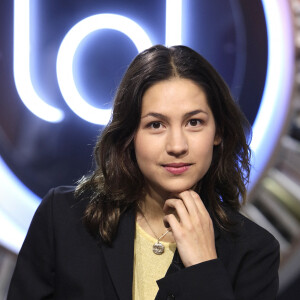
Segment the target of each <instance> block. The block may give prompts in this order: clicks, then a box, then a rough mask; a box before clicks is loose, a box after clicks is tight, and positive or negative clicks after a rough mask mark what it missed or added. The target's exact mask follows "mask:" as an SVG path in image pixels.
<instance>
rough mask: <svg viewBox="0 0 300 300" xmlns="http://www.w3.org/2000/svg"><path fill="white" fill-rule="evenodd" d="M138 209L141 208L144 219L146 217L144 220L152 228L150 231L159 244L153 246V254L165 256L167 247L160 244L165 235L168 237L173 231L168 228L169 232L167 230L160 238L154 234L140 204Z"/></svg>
mask: <svg viewBox="0 0 300 300" xmlns="http://www.w3.org/2000/svg"><path fill="white" fill-rule="evenodd" d="M138 207H139V209H140V211H141V214H142V215H143V217H144V219H145V221H146V223H147V225H148V227H149V228H150V230H151V231H152V233H153V234H154V236H155V238H156V239H157V242H156V243H155V244H154V245H153V249H152V250H153V252H154V253H155V254H157V255H160V254H163V253H164V251H165V246H164V245H163V244H161V243H160V240H161V239H162V238H163V237H164V236H165V235H167V234H168V233H169V232H170V230H171V229H170V228H168V230H167V231H166V232H165V233H164V234H162V235H161V236H160V237H158V236H157V235H156V233H155V232H154V230H153V229H152V227H151V226H150V224H149V222H148V220H147V218H146V216H145V215H144V213H143V211H142V209H141V207H140V205H139V204H138Z"/></svg>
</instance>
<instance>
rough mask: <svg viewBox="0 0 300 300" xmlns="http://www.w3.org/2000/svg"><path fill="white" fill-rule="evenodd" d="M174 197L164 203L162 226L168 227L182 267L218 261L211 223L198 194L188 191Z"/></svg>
mask: <svg viewBox="0 0 300 300" xmlns="http://www.w3.org/2000/svg"><path fill="white" fill-rule="evenodd" d="M177 196H178V198H172V199H168V200H166V202H165V205H164V208H163V209H164V212H165V213H166V216H165V217H164V223H165V224H166V223H167V224H169V225H170V227H171V230H172V233H173V236H174V239H175V241H176V244H177V249H178V252H179V255H180V258H181V260H182V262H183V264H184V266H185V267H189V266H191V265H195V264H198V263H201V262H204V261H207V260H211V259H215V258H217V253H216V247H215V237H214V228H213V223H212V220H211V218H210V215H209V213H208V212H207V210H206V208H205V206H204V204H203V202H202V200H201V199H200V197H199V195H198V194H197V193H195V192H194V191H192V190H188V191H184V192H182V193H180V194H178V195H177ZM170 209H175V211H176V215H177V218H176V216H175V215H174V214H173V213H169V211H170Z"/></svg>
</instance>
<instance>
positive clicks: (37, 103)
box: [14, 0, 182, 125]
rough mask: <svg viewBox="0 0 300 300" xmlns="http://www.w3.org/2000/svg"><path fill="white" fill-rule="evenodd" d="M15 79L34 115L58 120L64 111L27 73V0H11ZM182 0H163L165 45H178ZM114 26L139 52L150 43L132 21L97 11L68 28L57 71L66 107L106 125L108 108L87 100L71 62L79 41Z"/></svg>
mask: <svg viewBox="0 0 300 300" xmlns="http://www.w3.org/2000/svg"><path fill="white" fill-rule="evenodd" d="M14 5H15V7H14V78H15V83H16V88H17V91H18V93H19V96H20V98H21V100H22V101H23V103H24V104H25V106H26V107H27V108H28V109H29V110H30V111H31V112H32V113H33V114H35V115H36V116H37V117H39V118H41V119H43V120H45V121H48V122H61V121H62V120H63V118H64V113H63V111H61V110H60V109H58V108H55V107H53V106H51V105H49V104H47V103H46V102H45V101H44V100H43V99H42V98H41V97H40V96H39V95H38V94H37V92H36V90H35V89H34V87H33V84H32V81H31V74H30V59H29V58H30V26H29V24H30V13H29V10H30V0H15V2H14ZM181 14H182V0H166V44H167V45H169V46H170V45H172V44H173V45H174V44H181ZM100 29H114V30H117V31H120V32H122V33H124V34H125V35H127V36H128V37H129V38H130V39H131V40H132V42H133V43H134V44H135V46H136V48H137V50H138V51H139V52H140V51H142V50H144V49H146V48H148V47H150V46H151V45H152V43H151V40H150V38H149V37H148V35H147V34H146V32H145V31H144V30H143V28H142V27H140V26H139V25H138V24H137V23H135V22H134V21H132V20H130V19H128V18H126V17H124V16H120V15H114V14H98V15H94V16H91V17H88V18H86V19H84V20H82V21H80V22H78V23H77V24H76V25H75V26H74V27H72V28H71V29H70V31H69V32H68V33H67V35H66V36H65V38H64V39H63V41H62V43H61V46H60V48H59V52H58V56H57V63H56V70H57V79H58V83H59V88H60V90H61V93H62V95H63V97H64V99H65V101H66V103H67V104H68V105H69V107H70V108H71V109H72V110H73V112H75V114H77V115H78V116H79V117H81V118H82V119H84V120H86V121H88V122H91V123H95V124H101V125H105V124H106V123H107V122H108V120H109V118H110V113H111V110H110V109H108V110H102V109H99V108H96V107H94V106H92V105H90V104H88V103H87V102H86V100H85V99H83V98H82V96H81V95H80V94H79V92H78V89H77V87H76V84H75V82H74V77H73V70H72V64H73V59H74V55H75V52H76V49H77V48H78V46H79V44H80V43H81V42H82V40H83V39H84V38H85V37H86V36H88V35H89V34H90V33H92V32H94V31H95V30H100Z"/></svg>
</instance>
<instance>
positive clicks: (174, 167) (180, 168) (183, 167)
mask: <svg viewBox="0 0 300 300" xmlns="http://www.w3.org/2000/svg"><path fill="white" fill-rule="evenodd" d="M190 166H191V164H186V163H172V164H166V165H163V167H164V168H165V169H166V170H167V171H168V172H170V173H172V174H174V175H180V174H182V173H184V172H185V171H187V170H188V169H189V167H190Z"/></svg>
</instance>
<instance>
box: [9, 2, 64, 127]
mask: <svg viewBox="0 0 300 300" xmlns="http://www.w3.org/2000/svg"><path fill="white" fill-rule="evenodd" d="M29 10H30V0H14V79H15V84H16V88H17V91H18V94H19V96H20V98H21V100H22V101H23V103H24V105H25V106H26V107H27V108H28V109H29V110H30V111H31V112H32V113H33V114H35V115H36V116H37V117H39V118H41V119H43V120H45V121H48V122H53V123H56V122H61V121H62V120H63V118H64V113H63V111H61V110H60V109H58V108H55V107H53V106H51V105H49V104H47V103H46V102H45V101H44V100H43V99H42V98H41V97H40V96H39V95H38V94H37V93H36V91H35V89H34V87H33V85H32V81H31V75H30V59H29V58H30V51H31V49H30V26H29V24H30V13H29Z"/></svg>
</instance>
